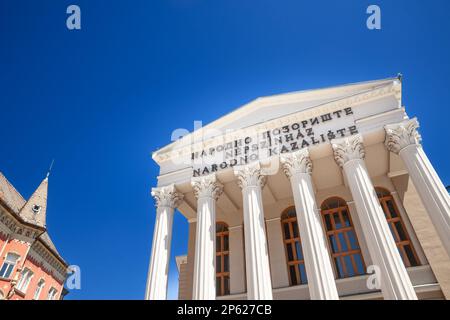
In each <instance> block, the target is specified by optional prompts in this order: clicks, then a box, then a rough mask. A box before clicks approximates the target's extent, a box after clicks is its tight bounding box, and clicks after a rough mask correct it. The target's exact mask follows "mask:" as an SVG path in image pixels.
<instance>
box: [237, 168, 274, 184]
mask: <svg viewBox="0 0 450 320" xmlns="http://www.w3.org/2000/svg"><path fill="white" fill-rule="evenodd" d="M234 174H235V175H236V177H237V178H238V180H237V181H238V185H239V187H240V188H241V189H244V188H248V187H261V188H264V186H265V184H266V180H267V177H266V176H265V175H263V174H262V173H261V168H260V166H259V164H256V165H247V166H242V167H237V168H236V169H235V170H234Z"/></svg>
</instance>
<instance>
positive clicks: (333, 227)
mask: <svg viewBox="0 0 450 320" xmlns="http://www.w3.org/2000/svg"><path fill="white" fill-rule="evenodd" d="M321 210H322V218H323V223H324V226H325V228H326V234H327V238H328V242H329V246H330V248H331V256H332V259H333V262H334V266H335V270H336V273H337V277H338V278H347V277H353V276H357V275H361V274H364V273H365V269H366V268H365V265H364V259H363V256H362V254H361V248H360V247H359V242H358V238H357V237H356V233H355V229H354V227H353V223H352V219H351V217H350V214H349V210H348V206H347V203H346V202H345V201H344V200H343V199H341V198H336V197H333V198H329V199H327V200H325V201H324V202H323V203H322V206H321Z"/></svg>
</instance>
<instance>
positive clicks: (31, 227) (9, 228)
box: [0, 172, 68, 300]
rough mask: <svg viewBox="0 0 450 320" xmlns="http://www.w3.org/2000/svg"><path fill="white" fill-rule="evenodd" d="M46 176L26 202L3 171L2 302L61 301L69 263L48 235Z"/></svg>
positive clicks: (0, 192) (0, 185)
mask: <svg viewBox="0 0 450 320" xmlns="http://www.w3.org/2000/svg"><path fill="white" fill-rule="evenodd" d="M47 192H48V177H46V178H45V179H44V180H43V181H42V182H41V184H40V185H39V187H38V188H37V189H36V191H35V192H34V193H33V194H32V196H31V197H30V198H29V199H28V200H25V199H24V198H23V197H22V195H21V194H20V193H19V192H18V191H17V190H16V189H15V188H14V186H13V185H12V184H11V183H10V182H9V181H8V180H7V179H6V177H5V176H4V175H3V174H2V173H1V172H0V300H59V299H62V298H63V296H64V294H65V293H66V290H65V289H64V282H65V280H66V274H67V268H68V264H67V263H66V262H65V261H64V259H63V258H62V257H61V255H60V254H59V253H58V250H57V249H56V247H55V245H54V244H53V242H52V240H51V239H50V236H49V234H48V232H47V226H46V216H47Z"/></svg>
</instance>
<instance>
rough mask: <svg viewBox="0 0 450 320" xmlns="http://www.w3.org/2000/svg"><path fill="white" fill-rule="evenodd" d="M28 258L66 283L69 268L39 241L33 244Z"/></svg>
mask: <svg viewBox="0 0 450 320" xmlns="http://www.w3.org/2000/svg"><path fill="white" fill-rule="evenodd" d="M27 260H28V261H30V262H31V263H33V264H35V265H36V266H39V267H40V268H42V269H43V270H44V271H45V272H46V273H47V274H49V275H52V276H53V277H54V278H55V279H57V280H58V281H59V282H61V283H64V281H65V280H66V278H67V268H66V267H65V266H64V265H63V264H62V263H61V262H60V261H59V260H58V259H56V258H55V257H54V256H53V254H52V253H51V252H50V251H49V250H48V249H47V248H45V247H44V246H43V245H42V244H40V243H39V242H37V241H36V242H35V243H33V245H32V246H31V249H30V251H29V253H28V256H27Z"/></svg>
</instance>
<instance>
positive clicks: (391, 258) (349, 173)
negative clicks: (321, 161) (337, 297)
mask: <svg viewBox="0 0 450 320" xmlns="http://www.w3.org/2000/svg"><path fill="white" fill-rule="evenodd" d="M332 147H333V151H334V158H335V160H336V162H337V164H338V165H339V166H340V167H341V168H343V170H344V174H345V176H346V178H347V182H348V185H349V187H350V191H351V193H352V196H353V200H354V201H355V206H356V210H357V212H358V216H359V220H360V222H361V227H362V229H363V232H364V237H365V239H366V243H367V246H368V248H369V253H370V255H371V257H372V260H373V263H374V264H375V265H376V266H378V267H379V270H380V274H379V275H378V276H379V280H380V284H381V291H382V293H383V297H384V298H385V299H389V300H393V299H395V300H397V299H401V300H413V299H417V296H416V293H415V291H414V288H413V286H412V284H411V280H410V279H409V276H408V273H407V271H406V268H405V266H404V264H403V261H402V259H401V257H400V254H399V252H398V249H397V246H396V244H395V241H394V238H393V236H392V234H391V231H390V229H389V226H388V224H387V221H386V217H385V215H384V213H383V210H382V208H381V205H380V203H379V201H378V198H377V195H376V192H375V188H374V187H373V185H372V181H371V180H370V177H369V174H368V172H367V169H366V166H365V163H364V157H365V151H364V147H363V141H362V137H361V136H360V135H355V136H351V137H347V138H342V139H337V140H334V141H332Z"/></svg>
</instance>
